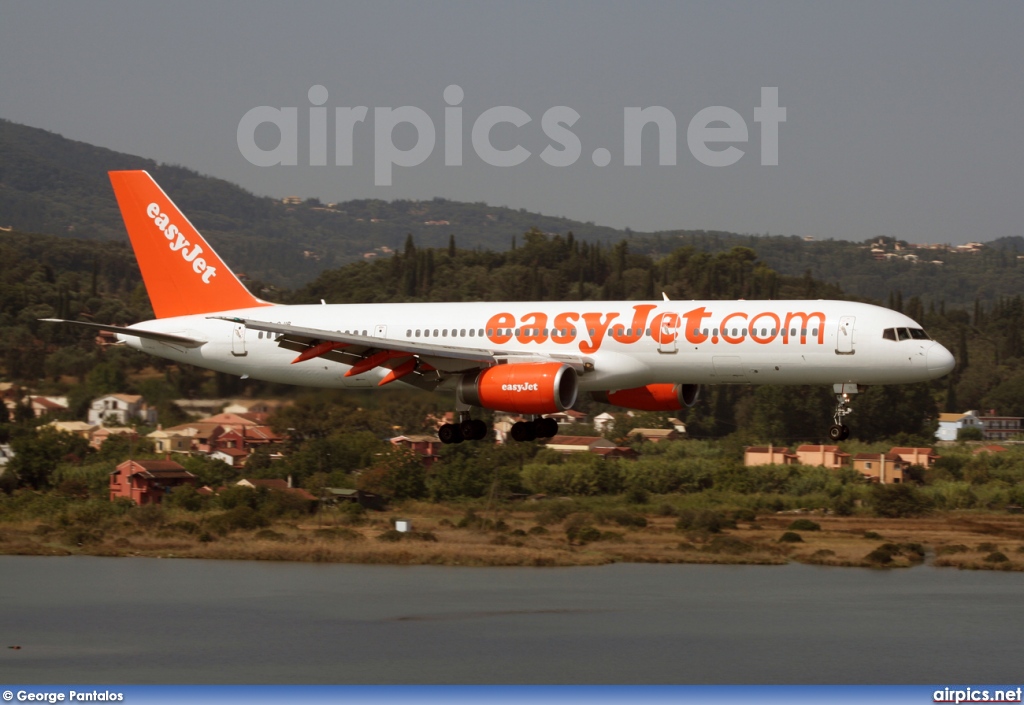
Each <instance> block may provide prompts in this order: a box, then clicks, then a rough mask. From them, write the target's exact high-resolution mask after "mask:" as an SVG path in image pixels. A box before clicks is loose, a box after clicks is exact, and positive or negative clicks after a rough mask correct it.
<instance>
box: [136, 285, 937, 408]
mask: <svg viewBox="0 0 1024 705" xmlns="http://www.w3.org/2000/svg"><path fill="white" fill-rule="evenodd" d="M217 315H218V316H225V317H239V318H244V319H251V320H253V321H263V322H273V323H285V324H290V325H296V326H307V327H311V328H317V329H321V330H328V331H337V332H348V333H356V334H361V335H368V336H373V337H378V338H386V339H390V340H398V341H408V342H410V343H416V342H420V343H425V344H426V343H429V344H434V345H439V344H441V345H445V346H450V347H454V348H458V347H465V348H471V349H476V350H479V349H484V350H490V351H494V352H500V353H501V354H504V355H514V356H519V355H522V356H524V357H525V358H528V357H529V356H531V355H538V356H548V355H562V356H565V355H569V356H575V357H577V358H580V359H583V360H586V361H587V362H589V363H592V365H593V369H592V371H587V372H586V373H584V374H581V375H580V377H579V388H580V390H581V391H602V390H616V389H628V388H632V387H640V386H643V385H647V384H657V383H686V384H838V383H853V384H859V385H873V384H901V383H910V382H920V381H925V380H929V379H934V378H937V377H940V376H942V375H944V374H946V373H947V372H949V371H950V370H951V369H952V367H953V357H952V355H951V354H950V353H949V351H948V350H946V349H945V348H944V347H943V346H942V345H940V344H939V343H936V342H934V341H932V340H929V339H927V338H924V337H917V338H907V339H904V340H898V339H887V338H884V337H883V331H885V330H886V329H904V330H909V329H914V330H916V331H920V327H919V326H918V324H917V323H915V322H914V321H913V320H911V319H910V318H908V317H907V316H904V315H903V314H901V313H897V312H895V311H891V310H889V309H885V308H881V307H878V306H872V305H868V304H861V303H852V302H844V301H647V302H641V301H627V302H623V301H615V302H605V301H574V302H526V303H524V302H518V303H509V302H500V303H418V304H324V305H299V306H267V307H257V308H251V309H244V310H237V311H225V312H222V313H220V314H217ZM137 326H138V327H139V328H142V329H147V330H153V331H159V332H163V333H172V334H176V335H181V336H185V337H190V338H197V339H201V340H205V341H207V342H206V343H205V344H203V345H201V346H199V347H194V348H186V347H178V346H175V345H173V344H169V343H163V342H157V341H154V340H150V339H139V338H135V337H133V336H121V339H122V340H123V341H124V342H125V343H127V344H128V345H130V346H132V347H134V348H137V349H140V350H143V351H145V352H148V353H151V354H154V355H158V356H161V357H165V358H170V359H172V360H175V361H178V362H182V363H188V364H193V365H197V366H200V367H205V368H210V369H213V370H218V371H220V372H226V373H231V374H237V375H248V376H249V377H252V378H256V379H263V380H268V381H272V382H281V383H287V384H296V385H305V386H313V387H338V388H358V387H372V386H376V384H377V383H378V381H380V379H381V378H382V377H383V376H384V375H385V374H386V373H387V372H388V370H386V369H383V368H376V369H373V370H370V371H369V372H366V373H363V374H359V375H354V376H351V377H345V376H344V374H345V372H346V371H347V370H348V369H349V366H348V365H345V364H342V363H340V362H334V361H331V360H328V359H324V358H313V359H310V360H306V361H303V362H300V363H298V364H291V363H292V360H294V359H295V357H296V354H295V352H294V351H292V350H287V349H283V348H280V347H278V345H277V343H276V342H275V339H274V336H273V335H272V334H270V333H264V332H258V331H255V330H252V329H247V328H246V327H245V326H244V325H243V324H239V323H232V322H231V321H227V320H223V319H220V318H210V317H208V315H205V314H204V315H192V316H180V317H174V318H162V319H157V320H152V321H146V322H144V323H140V324H137ZM922 335H923V334H922ZM449 371H456V370H454V369H453V370H449Z"/></svg>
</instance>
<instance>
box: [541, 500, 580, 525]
mask: <svg viewBox="0 0 1024 705" xmlns="http://www.w3.org/2000/svg"><path fill="white" fill-rule="evenodd" d="M575 511H576V503H575V502H562V501H557V500H556V501H552V502H548V503H546V504H545V506H544V507H543V508H542V509H541V510H540V511H539V512H537V523H538V524H542V525H547V524H557V523H558V522H560V521H565V519H566V518H567V517H568V516H569V515H570V514H572V513H573V512H575Z"/></svg>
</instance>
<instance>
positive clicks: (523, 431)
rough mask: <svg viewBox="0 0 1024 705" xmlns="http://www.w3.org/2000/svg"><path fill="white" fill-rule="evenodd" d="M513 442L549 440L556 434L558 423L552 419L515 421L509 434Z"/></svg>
mask: <svg viewBox="0 0 1024 705" xmlns="http://www.w3.org/2000/svg"><path fill="white" fill-rule="evenodd" d="M509 433H510V435H511V436H512V440H514V441H533V440H536V439H538V438H551V437H552V436H554V435H556V434H557V433H558V422H557V421H555V420H554V419H547V418H543V417H542V418H538V419H534V420H533V421H517V422H515V423H514V424H512V430H511V431H510V432H509Z"/></svg>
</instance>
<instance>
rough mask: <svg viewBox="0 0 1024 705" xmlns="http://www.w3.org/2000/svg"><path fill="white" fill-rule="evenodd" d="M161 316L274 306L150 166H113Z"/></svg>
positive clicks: (126, 221)
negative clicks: (227, 260)
mask: <svg viewBox="0 0 1024 705" xmlns="http://www.w3.org/2000/svg"><path fill="white" fill-rule="evenodd" d="M109 174H110V182H111V184H113V186H114V195H115V196H116V197H117V205H118V207H119V208H120V209H121V217H122V218H124V224H125V227H126V228H127V229H128V237H129V238H130V239H131V242H132V248H133V249H134V250H135V258H136V259H137V260H138V261H139V269H141V270H142V280H143V281H144V282H145V284H146V291H147V292H148V293H149V300H150V302H152V304H153V312H154V313H155V314H156V317H157V318H170V317H173V316H187V315H191V314H196V313H215V312H218V311H227V310H230V309H237V308H251V307H253V306H269V305H270V304H268V303H267V302H265V301H260V300H259V299H257V298H256V297H255V296H253V295H252V294H251V293H249V290H248V289H246V288H245V287H244V286H243V285H242V282H240V281H238V277H236V276H235V274H234V272H232V271H231V270H230V269H228V267H227V265H226V264H224V262H223V260H221V258H220V257H218V256H217V253H216V252H214V251H213V248H212V247H210V245H209V244H208V243H207V242H206V240H204V239H203V236H202V235H200V234H199V231H198V230H196V229H195V227H193V225H192V223H190V222H189V221H188V218H186V217H185V216H184V215H183V214H182V212H181V211H180V210H178V208H177V206H175V205H174V203H173V202H172V201H171V199H170V198H169V197H168V196H167V194H166V193H164V192H163V189H161V188H160V187H159V186H158V185H157V183H156V181H154V180H153V177H152V176H150V175H149V173H148V172H145V171H111V172H109Z"/></svg>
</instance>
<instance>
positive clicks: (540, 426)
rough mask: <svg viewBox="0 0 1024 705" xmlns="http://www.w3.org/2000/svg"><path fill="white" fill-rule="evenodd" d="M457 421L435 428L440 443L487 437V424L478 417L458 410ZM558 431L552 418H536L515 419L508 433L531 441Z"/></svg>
mask: <svg viewBox="0 0 1024 705" xmlns="http://www.w3.org/2000/svg"><path fill="white" fill-rule="evenodd" d="M459 416H460V418H461V420H460V421H459V423H446V424H444V425H443V426H441V428H439V429H437V437H438V438H440V439H441V442H442V443H462V442H463V441H482V440H483V439H484V438H486V437H487V424H485V423H484V422H483V421H481V420H480V419H471V418H469V414H468V413H466V412H460V414H459ZM557 433H558V422H557V421H555V420H554V419H546V418H536V419H533V420H532V421H517V422H516V423H514V424H512V429H511V431H510V432H509V435H511V436H512V440H514V441H533V440H536V439H538V438H551V437H552V436H554V435H556V434H557Z"/></svg>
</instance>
